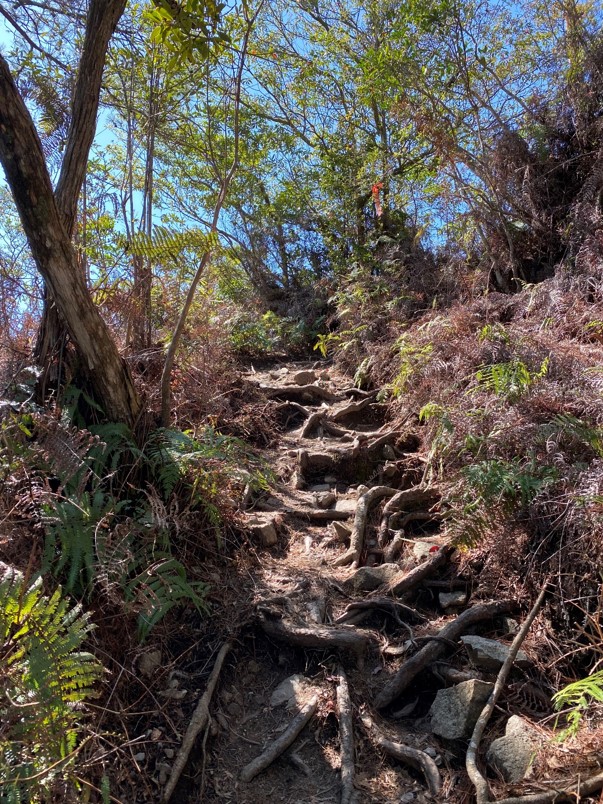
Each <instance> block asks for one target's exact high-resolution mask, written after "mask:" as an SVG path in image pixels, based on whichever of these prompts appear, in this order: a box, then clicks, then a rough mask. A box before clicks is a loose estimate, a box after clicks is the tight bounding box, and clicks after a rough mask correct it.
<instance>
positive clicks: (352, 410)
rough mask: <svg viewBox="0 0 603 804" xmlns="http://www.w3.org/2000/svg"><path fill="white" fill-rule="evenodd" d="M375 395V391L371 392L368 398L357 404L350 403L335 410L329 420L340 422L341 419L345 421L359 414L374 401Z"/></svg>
mask: <svg viewBox="0 0 603 804" xmlns="http://www.w3.org/2000/svg"><path fill="white" fill-rule="evenodd" d="M377 393H378V392H377V391H373V392H372V393H371V394H369V396H367V397H365V398H364V399H361V400H360V401H359V402H350V404H349V405H346V406H345V407H344V408H340V409H339V410H336V411H335V412H334V413H332V414H331V420H332V421H334V422H340V421H342V419H345V418H347V417H348V416H353V415H354V414H356V413H360V411H361V410H364V409H365V408H366V407H368V406H369V405H370V404H371V403H372V402H373V401H374V400H375V398H376V397H377Z"/></svg>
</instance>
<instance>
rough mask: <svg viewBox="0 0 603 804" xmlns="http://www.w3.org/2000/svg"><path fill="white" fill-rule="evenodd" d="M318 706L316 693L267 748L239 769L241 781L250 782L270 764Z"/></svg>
mask: <svg viewBox="0 0 603 804" xmlns="http://www.w3.org/2000/svg"><path fill="white" fill-rule="evenodd" d="M317 707H318V695H315V696H314V697H313V698H312V699H311V700H310V701H308V703H307V704H306V705H305V706H304V707H303V708H302V709H301V710H300V712H299V714H298V715H296V717H295V718H294V719H293V720H292V721H291V723H290V724H289V726H288V727H287V729H286V730H285V731H284V732H283V733H282V734H281V735H279V736H278V737H277V738H276V740H274V741H273V742H272V743H271V744H270V745H269V746H268V748H267V749H266V750H265V751H263V752H262V753H261V754H260V755H259V756H258V757H256V758H255V759H254V760H252V761H251V762H250V763H249V764H248V765H245V767H244V768H243V770H242V771H241V781H242V782H250V781H251V780H252V779H253V778H254V777H255V776H257V775H258V773H261V772H262V771H263V770H266V768H267V767H268V766H269V765H271V764H272V763H273V762H274V760H275V759H278V757H280V755H281V754H282V753H283V751H286V750H287V748H289V746H290V745H291V744H292V743H293V742H294V741H295V739H296V738H297V736H298V735H299V734H300V733H301V731H302V729H303V728H304V727H305V726H306V724H307V723H308V722H309V721H310V720H311V719H312V718H313V717H314V713H315V712H316V709H317Z"/></svg>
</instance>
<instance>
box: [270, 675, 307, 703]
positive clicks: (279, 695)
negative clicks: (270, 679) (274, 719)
mask: <svg viewBox="0 0 603 804" xmlns="http://www.w3.org/2000/svg"><path fill="white" fill-rule="evenodd" d="M315 691H316V688H315V687H314V686H313V685H312V683H311V682H310V680H309V679H307V678H306V677H305V676H302V675H300V674H299V673H296V674H295V675H293V676H289V678H286V679H285V680H284V681H281V683H280V684H279V685H278V687H277V688H276V689H275V690H274V692H273V693H272V695H271V696H270V706H280V705H281V704H286V706H287V709H290V710H292V709H301V708H302V706H303V705H304V704H305V703H307V701H308V700H309V699H310V698H311V697H312V694H313V693H314V692H315Z"/></svg>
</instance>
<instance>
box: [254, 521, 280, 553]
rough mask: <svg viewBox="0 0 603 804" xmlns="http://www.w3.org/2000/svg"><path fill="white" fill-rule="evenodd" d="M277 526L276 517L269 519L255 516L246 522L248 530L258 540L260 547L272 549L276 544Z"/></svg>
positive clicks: (278, 522)
mask: <svg viewBox="0 0 603 804" xmlns="http://www.w3.org/2000/svg"><path fill="white" fill-rule="evenodd" d="M279 524H280V518H279V517H278V516H273V517H271V518H268V517H266V518H263V517H259V516H256V517H252V518H250V519H248V520H247V528H248V530H249V531H251V533H252V535H253V536H255V538H256V539H258V540H259V542H260V544H261V545H262V547H272V546H273V545H275V544H276V543H277V542H278V532H277V527H278V525H279Z"/></svg>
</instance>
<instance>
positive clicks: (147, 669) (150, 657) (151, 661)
mask: <svg viewBox="0 0 603 804" xmlns="http://www.w3.org/2000/svg"><path fill="white" fill-rule="evenodd" d="M161 664H162V658H161V651H160V650H152V651H149V653H143V654H142V656H141V657H140V659H139V660H138V669H139V670H140V672H141V673H142V675H143V676H146V677H147V678H149V677H150V676H152V675H153V673H154V672H155V670H157V668H158V667H161Z"/></svg>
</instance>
